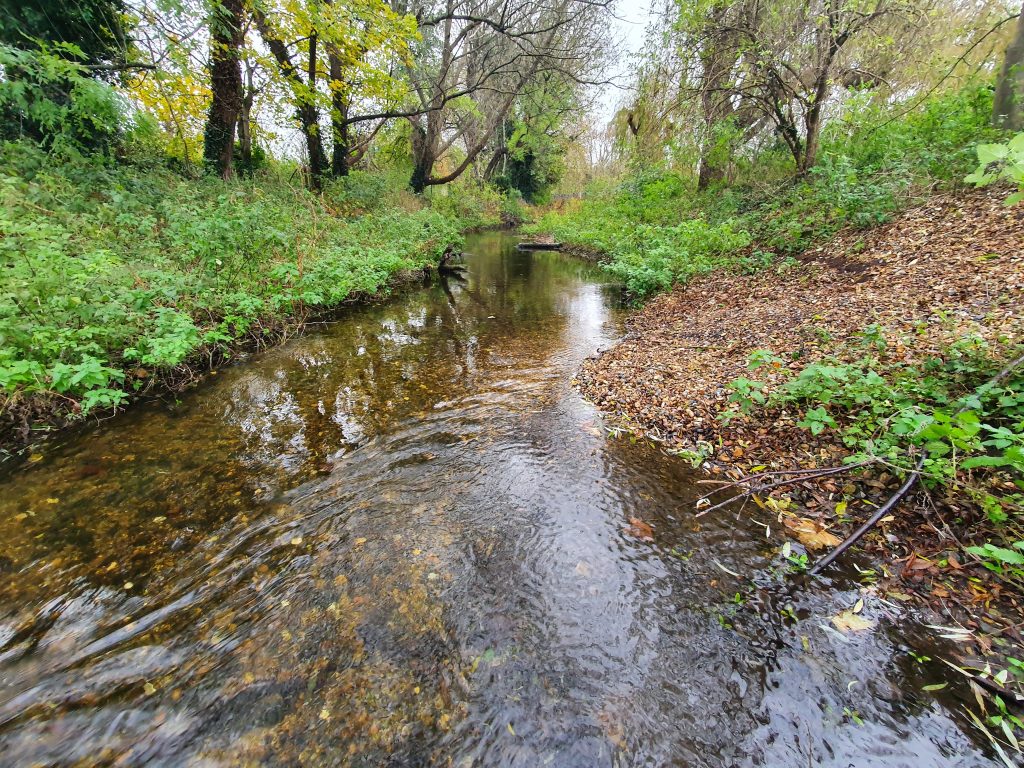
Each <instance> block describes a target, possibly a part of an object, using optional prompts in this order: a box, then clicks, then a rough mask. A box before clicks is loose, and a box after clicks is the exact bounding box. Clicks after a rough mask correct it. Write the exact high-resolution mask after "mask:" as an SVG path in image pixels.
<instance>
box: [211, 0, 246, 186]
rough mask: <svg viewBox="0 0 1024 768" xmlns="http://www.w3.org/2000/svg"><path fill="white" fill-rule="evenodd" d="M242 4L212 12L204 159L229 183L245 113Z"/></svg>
mask: <svg viewBox="0 0 1024 768" xmlns="http://www.w3.org/2000/svg"><path fill="white" fill-rule="evenodd" d="M243 15H244V8H243V5H242V0H216V1H215V2H214V3H213V5H212V7H211V8H210V20H209V25H210V92H211V94H212V98H211V100H210V112H209V116H208V117H207V120H206V131H205V133H204V135H203V157H204V159H205V160H206V164H207V166H208V167H210V168H213V169H216V172H217V173H218V175H219V176H220V177H221V178H222V179H230V178H231V177H232V176H233V175H234V172H233V170H232V167H231V163H232V158H233V156H234V151H235V129H236V126H237V125H238V119H239V115H240V114H241V112H242V104H243V91H242V65H241V54H242V43H243V41H244V37H245V35H244V23H245V20H244V18H243Z"/></svg>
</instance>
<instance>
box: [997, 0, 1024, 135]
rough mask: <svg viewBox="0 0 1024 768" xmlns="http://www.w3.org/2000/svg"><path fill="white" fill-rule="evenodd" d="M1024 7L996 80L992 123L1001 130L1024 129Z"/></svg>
mask: <svg viewBox="0 0 1024 768" xmlns="http://www.w3.org/2000/svg"><path fill="white" fill-rule="evenodd" d="M1022 102H1024V7H1022V9H1021V15H1020V16H1018V17H1017V29H1016V31H1015V32H1014V34H1013V40H1011V41H1010V44H1009V45H1008V46H1007V47H1006V56H1005V57H1004V58H1003V68H1002V70H1001V71H1000V72H999V79H998V80H996V93H995V98H994V99H993V104H992V122H993V124H994V125H996V126H997V127H999V128H1007V129H1009V130H1012V131H1019V130H1021V129H1022V128H1024V113H1022V111H1021V105H1022Z"/></svg>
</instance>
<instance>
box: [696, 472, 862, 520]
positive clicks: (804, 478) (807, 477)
mask: <svg viewBox="0 0 1024 768" xmlns="http://www.w3.org/2000/svg"><path fill="white" fill-rule="evenodd" d="M858 466H859V465H858V464H849V465H847V466H845V467H829V468H828V469H823V470H821V471H819V472H816V473H815V474H806V475H801V476H800V477H797V478H793V479H790V480H779V481H778V482H776V483H768V485H759V486H758V487H757V488H748V489H747V490H746V491H744V492H743V493H737V494H736V495H735V496H732V497H730V498H728V499H726V500H725V501H721V502H719V503H718V504H715V505H714V506H711V507H708V508H707V509H702V510H701V511H700V512H698V513H697V514H696V515H694V517H703V516H704V515H706V514H707V513H708V512H714V511H715V510H716V509H721V508H722V507H726V506H728V505H730V504H732V503H733V502H734V501H739V500H740V499H742V498H745V497H747V496H752V495H754V494H755V493H764V492H765V491H770V490H772V489H773V488H781V487H782V486H784V485H793V484H795V483H802V482H805V481H807V480H817V479H818V478H819V477H828V476H830V475H839V474H842V473H843V472H849V471H850V470H852V469H857V467H858Z"/></svg>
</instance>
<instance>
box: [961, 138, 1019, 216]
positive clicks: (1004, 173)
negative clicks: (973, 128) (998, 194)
mask: <svg viewBox="0 0 1024 768" xmlns="http://www.w3.org/2000/svg"><path fill="white" fill-rule="evenodd" d="M977 152H978V167H977V168H976V169H975V170H974V173H971V174H969V175H968V176H966V177H965V178H964V181H965V182H967V183H968V184H974V185H975V186H976V187H987V186H988V185H989V184H992V183H994V182H996V181H1000V180H1005V181H1011V182H1013V183H1014V184H1016V185H1017V191H1016V192H1014V193H1013V194H1012V195H1010V196H1009V197H1008V198H1006V205H1016V204H1017V203H1019V202H1021V201H1022V200H1024V133H1018V134H1017V135H1016V136H1014V137H1013V138H1012V139H1010V140H1009V141H1008V142H1006V143H1005V144H979V145H978V147H977Z"/></svg>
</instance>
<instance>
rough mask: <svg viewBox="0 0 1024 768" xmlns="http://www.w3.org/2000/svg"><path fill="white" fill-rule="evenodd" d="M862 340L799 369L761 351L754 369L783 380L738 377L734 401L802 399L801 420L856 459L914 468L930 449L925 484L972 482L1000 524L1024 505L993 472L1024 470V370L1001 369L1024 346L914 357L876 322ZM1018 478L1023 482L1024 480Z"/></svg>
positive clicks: (967, 486) (750, 407)
mask: <svg viewBox="0 0 1024 768" xmlns="http://www.w3.org/2000/svg"><path fill="white" fill-rule="evenodd" d="M858 346H859V350H858V349H851V350H846V351H847V352H850V351H852V352H853V354H847V355H839V354H836V355H833V356H832V357H829V358H826V359H823V360H821V361H819V362H815V363H812V364H810V365H807V366H805V367H803V368H802V369H800V370H799V371H793V370H792V369H791V368H789V367H788V366H786V365H784V364H783V363H784V361H783V360H781V359H780V358H778V357H776V356H775V355H773V354H772V353H771V352H769V351H766V350H761V351H759V352H755V353H754V354H753V355H751V358H750V363H749V367H750V369H751V370H752V371H757V370H762V369H764V370H770V371H772V372H773V374H774V378H775V379H776V381H773V382H772V383H771V384H769V383H768V382H767V381H764V380H757V379H756V378H755V379H749V378H739V379H736V380H734V381H733V382H731V383H730V385H729V386H730V389H731V390H732V393H733V394H732V396H731V398H730V400H731V401H732V402H733V403H735V406H736V408H737V409H738V410H739V411H741V412H744V413H752V412H753V411H755V410H756V409H760V408H783V407H786V406H795V407H796V408H797V409H798V410H799V412H800V413H801V414H802V417H801V419H800V421H798V422H797V426H799V427H802V428H804V429H807V430H808V431H809V432H810V433H811V434H812V435H820V434H823V433H826V432H829V431H834V432H836V433H837V435H838V437H839V439H840V440H841V441H842V442H843V443H844V444H845V445H846V447H847V448H848V449H850V454H849V456H848V458H847V462H848V463H849V464H851V465H854V464H855V465H861V466H863V465H865V464H866V463H870V462H879V463H881V464H884V465H887V466H890V467H893V468H897V469H902V470H905V471H906V470H909V469H911V468H912V467H913V466H914V464H915V462H916V459H917V456H918V455H920V451H921V450H923V451H925V452H926V455H927V458H926V459H925V460H924V463H923V465H922V478H923V479H924V481H925V483H926V484H928V485H930V486H932V487H935V488H951V487H953V486H956V487H957V488H958V489H962V490H965V491H967V492H968V493H969V494H970V495H972V496H973V497H974V499H975V501H976V502H977V503H978V504H979V505H980V506H981V508H982V509H983V510H984V511H985V512H986V514H987V516H988V518H989V519H990V521H991V522H993V523H996V524H1003V523H1006V522H1007V521H1008V520H1009V519H1010V516H1011V514H1016V513H1019V512H1020V511H1021V510H1022V509H1024V493H1021V492H1015V493H1006V492H1005V489H1002V490H1000V491H999V492H998V493H992V492H990V490H989V488H988V486H989V484H990V481H991V480H992V479H993V475H1000V476H1002V475H1006V474H1007V473H1009V475H1017V474H1019V473H1022V472H1024V370H1018V369H1017V368H1011V369H1010V370H1009V371H1007V372H1006V373H1004V374H1003V375H1002V376H1000V374H1001V373H1003V372H1004V370H1005V363H1006V361H1007V360H1015V361H1017V363H1018V364H1019V363H1020V358H1021V355H1022V353H1024V349H1022V348H1020V347H1019V346H1017V347H1015V346H1013V345H1012V344H1009V343H1007V344H1005V345H1003V346H1002V347H1001V348H999V349H993V348H992V347H991V345H990V344H988V343H986V342H984V341H983V340H982V339H979V338H963V339H960V340H958V341H956V342H954V343H953V344H951V345H950V346H949V347H948V348H946V349H944V350H942V353H941V354H939V355H933V356H930V357H928V358H927V359H925V360H924V361H923V362H920V363H913V362H905V361H904V360H902V359H900V358H898V357H889V356H887V355H886V354H885V351H886V348H887V346H888V342H887V341H886V338H885V334H884V332H883V330H882V329H880V328H878V327H877V326H872V327H869V328H867V329H865V331H864V332H863V333H862V335H861V338H860V343H859V345H858ZM779 378H781V381H778V379H779ZM728 415H729V412H728V411H727V412H726V418H728ZM1005 480H1006V478H1004V477H1000V478H999V479H998V483H997V484H999V485H1001V484H1002V483H1003V482H1005ZM976 481H977V482H976ZM1017 487H1018V491H1024V484H1021V483H1019V481H1018V486H1017Z"/></svg>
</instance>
